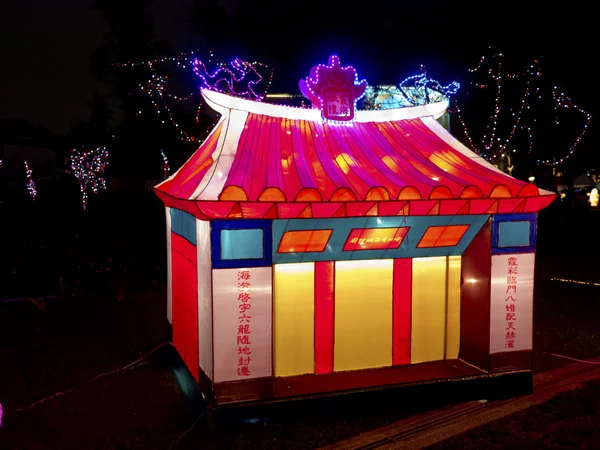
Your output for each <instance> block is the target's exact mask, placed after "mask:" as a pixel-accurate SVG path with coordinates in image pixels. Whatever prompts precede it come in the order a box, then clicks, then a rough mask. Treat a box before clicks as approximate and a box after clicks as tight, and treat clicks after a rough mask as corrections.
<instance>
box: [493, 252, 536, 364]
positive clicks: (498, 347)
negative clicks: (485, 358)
mask: <svg viewBox="0 0 600 450" xmlns="http://www.w3.org/2000/svg"><path fill="white" fill-rule="evenodd" d="M534 271H535V254H534V253H520V254H519V253H511V254H506V255H493V256H492V280H491V311H490V320H491V323H490V353H499V352H514V351H518V350H531V349H532V348H533V276H534Z"/></svg>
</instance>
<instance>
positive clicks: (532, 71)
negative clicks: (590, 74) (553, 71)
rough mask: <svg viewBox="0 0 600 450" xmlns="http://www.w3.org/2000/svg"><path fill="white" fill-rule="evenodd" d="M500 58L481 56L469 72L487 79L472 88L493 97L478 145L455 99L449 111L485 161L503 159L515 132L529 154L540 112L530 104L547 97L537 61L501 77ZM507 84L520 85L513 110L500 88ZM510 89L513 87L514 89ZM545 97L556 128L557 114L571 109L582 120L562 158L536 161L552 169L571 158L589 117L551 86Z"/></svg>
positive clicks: (501, 56) (505, 94)
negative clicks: (519, 136)
mask: <svg viewBox="0 0 600 450" xmlns="http://www.w3.org/2000/svg"><path fill="white" fill-rule="evenodd" d="M503 58H504V55H503V54H502V53H498V54H495V55H493V56H492V57H491V58H486V57H485V56H482V57H481V59H480V60H479V62H478V64H477V65H476V67H475V68H473V69H471V70H469V72H470V73H472V74H476V73H477V72H480V73H481V74H482V75H483V76H484V77H488V78H489V79H490V81H489V82H485V81H484V82H481V80H477V82H476V81H473V82H471V83H470V85H471V86H472V87H474V88H475V89H477V90H480V91H481V90H487V89H492V90H493V94H494V100H493V107H492V114H491V116H490V117H489V123H488V124H487V126H486V127H485V129H484V132H483V133H482V138H481V141H480V142H478V143H475V142H474V139H473V137H472V135H471V133H469V130H468V128H467V124H466V121H465V119H464V115H463V113H462V111H461V109H460V108H459V107H458V102H457V99H456V97H453V98H452V107H451V109H450V110H451V112H452V113H454V114H455V115H456V116H457V118H458V120H459V123H460V125H461V126H462V129H463V132H464V135H465V138H466V139H467V142H468V145H469V146H470V147H471V148H472V149H473V150H474V151H476V152H477V153H479V154H480V155H481V156H483V157H484V158H486V159H488V160H489V161H493V160H495V159H496V158H497V157H498V156H500V155H501V154H502V155H504V154H505V153H506V152H509V151H510V150H509V147H510V146H511V145H514V144H513V141H514V140H515V138H516V136H517V134H519V132H522V133H523V134H524V137H525V140H526V141H527V153H528V154H532V152H533V147H534V143H535V142H537V141H536V139H535V137H534V133H535V130H534V128H535V127H534V125H538V122H539V118H538V117H537V116H536V112H540V111H535V106H537V104H538V102H534V100H537V101H539V102H541V99H543V98H544V97H545V95H546V94H547V93H546V92H544V91H543V89H542V86H541V81H542V70H541V64H540V61H539V60H534V61H533V63H531V64H529V65H527V66H526V67H525V68H524V70H522V71H520V72H512V73H505V71H504V69H503V65H502V60H503ZM507 80H510V81H511V83H515V82H517V81H519V82H521V83H522V84H521V85H518V86H519V89H522V95H521V97H520V102H519V104H518V106H517V107H515V108H513V107H512V105H511V104H510V99H507V93H506V91H507V89H505V86H504V85H505V81H507ZM511 87H514V85H513V86H511ZM548 94H549V95H551V96H552V100H553V103H554V110H555V114H556V120H555V124H556V125H558V124H559V121H558V115H559V110H562V109H574V110H576V111H577V112H578V113H580V114H581V115H582V116H584V118H585V120H584V123H583V126H582V127H581V130H580V132H579V134H578V135H577V136H576V137H575V138H574V140H573V143H572V144H571V145H570V146H569V147H568V149H567V152H566V154H565V155H564V156H562V157H554V158H537V159H536V163H537V164H540V165H548V166H554V165H557V164H561V163H563V162H564V161H565V160H567V159H568V158H569V157H570V156H571V155H572V154H573V152H574V150H575V148H576V147H577V145H578V144H579V143H580V142H581V140H582V138H583V135H584V134H585V133H586V131H587V129H588V126H589V123H590V121H591V114H589V113H588V112H587V111H585V110H584V109H583V108H580V107H579V106H577V105H576V104H574V103H573V102H572V101H571V99H570V98H569V97H567V96H566V95H565V94H564V92H563V90H562V89H561V88H560V87H559V86H556V85H555V86H554V87H553V89H552V92H550V93H548ZM515 98H518V97H515ZM501 122H502V124H503V125H507V124H508V125H509V126H504V127H500V125H501ZM501 129H502V131H501ZM512 151H513V152H514V151H516V149H513V150H512Z"/></svg>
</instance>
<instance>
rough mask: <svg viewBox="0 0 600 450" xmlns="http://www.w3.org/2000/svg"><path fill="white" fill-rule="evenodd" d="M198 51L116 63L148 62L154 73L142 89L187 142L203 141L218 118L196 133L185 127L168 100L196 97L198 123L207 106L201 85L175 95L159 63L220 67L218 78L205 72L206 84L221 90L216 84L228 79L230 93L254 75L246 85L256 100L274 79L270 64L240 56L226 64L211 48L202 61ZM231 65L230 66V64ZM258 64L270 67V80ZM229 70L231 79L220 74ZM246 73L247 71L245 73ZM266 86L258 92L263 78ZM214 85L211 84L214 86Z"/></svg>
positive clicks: (248, 94) (164, 120)
mask: <svg viewBox="0 0 600 450" xmlns="http://www.w3.org/2000/svg"><path fill="white" fill-rule="evenodd" d="M199 53H200V52H198V51H191V52H182V53H180V54H179V55H177V56H168V57H163V58H158V59H152V60H146V61H141V62H135V61H127V62H122V63H118V64H114V66H115V67H121V68H133V67H142V66H146V67H147V68H148V69H149V70H150V72H151V76H150V78H149V79H148V80H146V81H145V82H144V83H140V85H139V89H140V91H141V92H143V93H144V94H146V95H147V96H148V97H149V98H150V104H151V105H152V108H153V112H154V113H155V114H157V115H159V117H160V118H161V122H162V123H163V124H164V123H167V122H168V123H170V124H171V125H172V126H173V127H175V129H176V130H177V132H178V134H179V136H178V138H179V139H180V140H183V141H187V142H199V141H202V140H203V139H204V138H205V137H206V136H207V135H208V133H209V132H210V131H211V130H212V129H213V127H214V126H215V125H216V123H217V121H218V118H217V119H216V120H215V121H212V123H210V124H208V126H207V127H206V128H205V129H204V130H200V131H199V132H198V134H197V135H192V134H190V133H189V132H188V131H186V130H184V128H183V127H182V126H181V125H180V124H179V123H178V122H177V121H176V120H175V117H174V115H173V112H172V110H171V108H170V107H169V104H168V103H169V102H186V101H196V102H197V104H196V107H195V118H194V121H195V123H196V124H198V123H199V122H200V114H201V113H202V111H203V109H204V102H203V101H202V97H201V96H200V91H199V89H194V90H192V92H190V93H188V94H186V95H173V94H171V93H169V92H168V90H167V84H168V82H169V77H168V76H166V75H161V74H158V73H157V68H158V67H160V65H162V64H165V63H170V64H175V67H176V68H179V69H190V68H192V69H193V70H194V72H195V73H196V74H199V73H198V71H200V73H202V67H204V68H205V69H206V67H207V65H211V66H212V65H214V66H215V67H216V68H217V69H216V71H215V72H217V76H218V79H217V80H215V82H212V83H211V82H210V81H209V80H210V77H208V72H206V74H204V73H203V75H204V78H205V79H204V81H203V84H204V86H205V87H207V88H211V89H216V90H219V88H218V87H216V86H215V85H219V86H222V85H223V83H227V82H229V88H228V93H229V94H231V95H240V94H241V93H240V92H236V90H237V89H238V86H237V84H239V83H240V82H242V80H244V79H246V77H248V76H252V77H254V78H253V79H251V78H247V85H246V98H251V99H253V100H262V98H264V95H266V93H267V91H268V89H269V87H270V85H271V82H272V80H273V71H272V70H270V69H268V66H267V65H265V64H262V63H259V62H247V61H242V60H240V59H235V60H234V61H233V62H232V63H230V64H229V66H228V65H227V64H224V63H220V62H219V61H218V59H216V58H215V57H214V54H213V53H212V51H209V52H208V58H205V60H204V61H203V62H200V60H199V57H198V54H199ZM229 67H231V68H229ZM258 68H261V70H264V69H268V70H270V74H269V77H268V79H267V80H264V77H263V76H262V75H261V74H260V73H259V71H258ZM227 70H229V71H230V76H229V80H227V79H226V78H227V77H221V75H226V74H227ZM244 74H245V75H244ZM263 81H264V83H263V84H265V86H264V95H258V94H256V89H257V87H258V84H259V83H261V82H263ZM211 86H212V87H211ZM143 112H144V109H143V108H140V109H139V110H138V113H137V114H138V115H139V114H142V113H143Z"/></svg>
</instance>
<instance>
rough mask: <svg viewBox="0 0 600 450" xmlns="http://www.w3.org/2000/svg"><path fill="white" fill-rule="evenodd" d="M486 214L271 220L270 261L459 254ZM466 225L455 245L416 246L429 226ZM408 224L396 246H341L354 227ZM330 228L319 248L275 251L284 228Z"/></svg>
mask: <svg viewBox="0 0 600 450" xmlns="http://www.w3.org/2000/svg"><path fill="white" fill-rule="evenodd" d="M489 217H490V216H489V215H461V216H406V217H405V216H393V217H351V218H335V219H290V220H274V221H273V263H274V264H278V263H293V262H313V261H348V260H368V259H393V258H423V257H430V256H449V255H462V253H463V252H464V251H465V249H466V248H467V246H468V245H469V244H470V243H471V241H472V240H473V238H474V237H475V236H476V235H477V233H478V232H479V230H480V229H481V227H483V225H484V224H485V223H486V222H487V221H488V220H489ZM443 225H469V229H468V230H467V231H466V232H465V234H464V235H463V237H462V238H461V240H460V241H459V242H458V244H457V245H455V246H452V247H433V248H416V246H417V244H418V243H419V241H420V240H421V238H422V237H423V234H424V233H425V231H426V230H427V228H428V227H430V226H443ZM396 227H408V228H409V230H408V233H407V234H406V236H405V237H404V239H403V241H402V243H401V244H400V247H399V248H397V249H383V250H352V251H343V250H342V248H343V247H344V244H345V242H346V239H347V238H348V235H349V234H350V231H351V230H352V229H354V228H396ZM323 229H331V230H333V233H331V237H330V238H329V242H328V243H327V246H326V247H325V250H323V251H322V252H305V253H277V248H278V247H279V243H280V241H281V238H282V237H283V234H284V233H285V232H286V231H295V230H323Z"/></svg>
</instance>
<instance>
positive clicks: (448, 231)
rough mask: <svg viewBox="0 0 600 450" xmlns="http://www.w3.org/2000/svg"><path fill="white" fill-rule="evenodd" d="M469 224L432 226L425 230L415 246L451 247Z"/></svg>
mask: <svg viewBox="0 0 600 450" xmlns="http://www.w3.org/2000/svg"><path fill="white" fill-rule="evenodd" d="M468 229H469V225H447V226H434V227H429V228H427V230H425V234H424V235H423V237H422V238H421V240H420V241H419V243H418V244H417V248H431V247H452V246H454V245H456V244H458V242H459V241H460V238H462V237H463V234H465V232H466V231H467V230H468Z"/></svg>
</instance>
